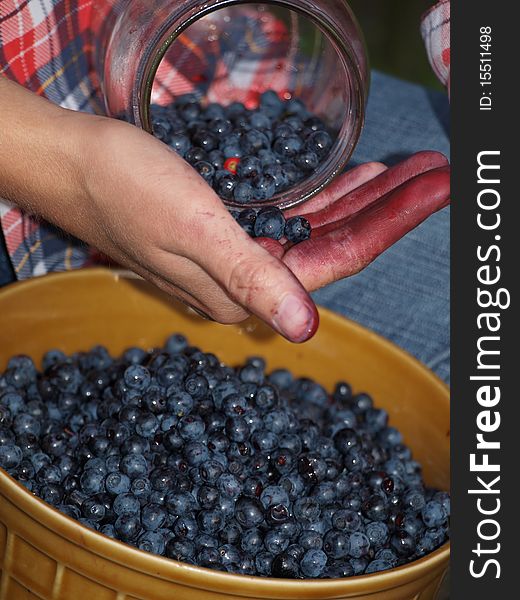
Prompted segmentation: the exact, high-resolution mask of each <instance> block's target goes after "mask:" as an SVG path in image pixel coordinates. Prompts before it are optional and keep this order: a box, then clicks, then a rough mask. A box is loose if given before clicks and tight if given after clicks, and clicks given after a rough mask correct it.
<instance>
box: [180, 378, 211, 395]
mask: <svg viewBox="0 0 520 600" xmlns="http://www.w3.org/2000/svg"><path fill="white" fill-rule="evenodd" d="M184 389H185V390H186V391H187V392H188V394H190V396H191V397H192V398H193V399H194V400H200V399H201V398H203V397H204V396H206V394H207V393H208V389H209V385H208V380H207V379H206V378H205V377H204V375H200V374H198V373H193V374H191V375H189V376H188V377H186V379H185V380H184Z"/></svg>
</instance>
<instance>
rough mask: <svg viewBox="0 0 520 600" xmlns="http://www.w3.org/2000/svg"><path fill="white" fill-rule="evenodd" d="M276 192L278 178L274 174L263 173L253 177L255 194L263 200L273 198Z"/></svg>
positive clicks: (257, 198)
mask: <svg viewBox="0 0 520 600" xmlns="http://www.w3.org/2000/svg"><path fill="white" fill-rule="evenodd" d="M275 192H276V180H275V178H274V177H273V176H272V175H268V174H263V175H258V176H257V177H255V178H253V196H254V198H255V200H258V201H263V200H268V199H269V198H272V197H273V196H274V194H275Z"/></svg>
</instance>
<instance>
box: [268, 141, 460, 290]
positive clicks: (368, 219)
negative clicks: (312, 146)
mask: <svg viewBox="0 0 520 600" xmlns="http://www.w3.org/2000/svg"><path fill="white" fill-rule="evenodd" d="M449 177H450V173H449V166H448V161H447V160H446V158H445V157H444V156H443V155H442V154H439V153H438V152H419V153H417V154H415V155H413V156H411V157H410V158H408V159H407V160H405V161H403V162H401V163H400V164H398V165H396V166H394V167H391V168H387V167H386V166H385V165H383V164H381V163H366V164H363V165H360V166H359V167H356V168H354V169H351V170H350V171H347V172H346V173H345V174H343V175H341V176H340V177H338V179H336V181H334V182H333V183H332V185H330V186H329V187H328V188H327V189H326V190H325V191H323V192H322V193H321V194H319V195H317V196H315V197H314V198H313V199H311V200H310V201H309V202H308V203H306V204H305V205H304V206H302V207H296V208H293V209H291V210H290V211H288V213H287V216H288V217H290V216H295V215H303V216H305V218H306V219H307V220H308V221H309V222H310V224H311V225H312V228H313V229H312V234H311V238H310V239H308V240H306V241H304V242H301V243H299V244H297V245H294V246H291V245H290V244H280V243H278V242H274V243H273V242H270V244H269V250H270V252H272V254H273V255H274V256H277V257H278V258H279V259H280V260H282V261H283V262H284V263H285V264H286V265H287V266H289V267H290V269H291V270H292V271H293V273H294V274H295V275H296V276H297V277H298V279H299V280H300V281H301V282H302V283H303V284H304V286H305V287H306V289H307V290H310V291H312V290H315V289H318V288H320V287H323V286H324V285H326V284H328V283H331V282H333V281H336V280H338V279H342V278H344V277H348V276H350V275H354V274H356V273H358V272H359V271H361V270H362V269H363V268H364V267H366V266H367V265H368V264H369V263H371V262H372V261H373V260H374V259H375V258H376V257H377V256H379V254H381V253H382V252H383V251H384V250H386V249H387V248H389V247H390V246H391V245H392V244H394V243H395V242H396V241H397V240H399V239H400V238H401V237H403V236H404V235H405V234H406V233H408V232H409V231H410V230H412V229H413V228H414V227H416V226H417V225H419V224H420V223H421V222H422V221H424V220H425V219H426V218H427V217H429V216H430V215H431V214H432V213H434V212H436V211H438V210H440V209H441V208H444V207H445V206H447V204H448V203H449V194H450V180H449Z"/></svg>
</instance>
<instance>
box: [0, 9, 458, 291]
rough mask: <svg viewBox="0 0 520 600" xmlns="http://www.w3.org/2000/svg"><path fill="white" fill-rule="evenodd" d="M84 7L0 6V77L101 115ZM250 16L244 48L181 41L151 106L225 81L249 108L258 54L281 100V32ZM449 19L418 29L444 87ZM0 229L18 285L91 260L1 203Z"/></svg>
mask: <svg viewBox="0 0 520 600" xmlns="http://www.w3.org/2000/svg"><path fill="white" fill-rule="evenodd" d="M92 4H93V1H92V0H0V75H3V76H5V77H8V78H9V79H12V80H14V81H17V82H18V83H20V84H22V85H24V86H25V87H27V88H28V89H30V90H32V91H34V92H35V93H37V94H39V95H42V96H45V97H47V98H48V99H49V100H51V101H53V102H55V103H56V104H59V105H61V106H63V107H66V108H70V109H74V110H81V111H85V112H91V113H101V112H102V108H101V106H102V103H101V101H100V98H99V89H98V86H97V78H96V76H95V73H94V69H93V65H92V47H93V44H92V42H93V33H92V30H91V29H92V25H91V23H92ZM255 15H257V13H256V12H255V13H253V12H251V13H248V11H247V9H244V16H243V18H244V20H245V21H244V31H246V30H248V32H250V31H253V35H252V36H250V37H251V39H249V40H247V41H246V40H245V39H244V38H245V37H246V36H245V35H243V36H242V39H229V40H227V41H226V42H225V43H224V42H223V41H222V40H219V39H213V40H212V39H210V37H208V36H207V32H204V35H201V36H200V38H197V35H196V33H195V35H192V33H190V38H188V37H187V36H186V35H183V36H181V39H180V42H181V43H180V44H177V45H176V49H175V54H174V55H173V56H172V55H171V58H170V64H167V63H166V62H165V61H164V62H163V63H162V64H161V67H160V69H159V71H158V76H157V79H158V83H159V85H158V86H156V91H155V92H154V98H153V101H154V102H157V103H160V104H165V103H167V102H169V100H170V99H171V97H172V96H173V95H177V94H180V93H185V92H189V91H192V90H193V89H194V88H197V89H198V90H201V89H202V91H204V92H205V93H207V95H208V97H209V99H210V100H212V101H215V100H218V99H219V98H225V97H227V96H228V95H229V94H228V91H229V88H228V86H229V85H230V83H229V82H230V81H231V85H233V90H234V96H235V97H236V89H237V87H238V88H239V89H241V90H243V97H241V98H239V99H241V100H242V101H243V102H244V103H245V104H246V105H252V104H254V102H255V100H256V98H257V94H258V92H259V91H262V90H260V89H259V87H258V85H259V81H260V79H259V77H258V72H259V71H258V64H257V63H256V66H255V67H254V68H253V66H252V65H253V63H254V61H255V58H254V53H255V51H257V50H258V48H261V49H262V55H263V56H264V59H263V61H262V65H261V67H262V72H263V73H265V72H266V71H267V72H269V73H272V81H271V82H270V86H271V87H272V88H273V89H276V90H278V91H280V92H282V93H283V90H284V89H285V88H288V87H291V85H292V83H293V82H291V81H289V80H288V79H287V78H288V77H289V75H288V71H287V70H286V69H281V68H280V64H279V61H280V56H284V55H285V54H286V51H287V50H288V49H289V50H290V48H289V46H288V44H290V40H289V39H288V35H287V30H286V28H285V26H284V24H283V23H281V22H278V21H276V20H274V19H273V18H272V17H271V16H270V15H269V14H268V13H267V14H265V15H264V17H263V18H262V19H261V20H258V22H255V18H256V17H255ZM449 17H450V4H449V1H448V0H441V1H440V2H439V3H438V4H437V5H435V6H434V7H433V8H432V9H431V10H430V11H429V12H428V13H426V15H425V16H424V20H423V23H422V27H421V31H422V34H423V37H424V40H425V43H426V47H427V50H428V55H429V57H430V61H431V64H432V67H433V69H434V70H435V72H436V73H437V75H438V76H439V78H440V79H441V80H442V81H443V82H444V83H449V65H450V54H449V53H450V41H449ZM215 18H218V17H215ZM190 32H191V29H190ZM226 44H227V45H226ZM239 47H240V49H241V52H240V53H238V52H237V51H236V50H237V48H239ZM266 50H267V52H266ZM216 57H219V58H218V60H217V58H216ZM200 73H207V74H208V75H207V81H208V85H209V82H212V86H211V88H210V89H209V88H208V89H207V90H204V82H203V81H202V82H201V81H200V79H198V78H199V77H200ZM255 75H256V77H255ZM262 83H263V85H265V83H266V82H265V77H264V76H262ZM0 224H1V227H2V230H3V232H4V236H5V240H6V246H7V251H8V253H9V256H10V258H11V262H12V264H13V267H14V270H15V273H16V277H17V278H18V279H25V278H28V277H33V276H36V275H43V274H45V273H47V272H49V271H63V270H69V269H74V268H79V267H82V266H85V265H88V264H90V263H93V262H95V261H96V260H98V258H99V257H97V256H96V254H95V253H94V252H93V251H91V250H90V249H89V248H87V247H85V246H84V245H83V244H82V243H81V242H80V241H78V240H74V239H71V238H69V237H68V236H67V235H66V234H64V233H63V232H61V231H59V230H57V229H56V228H54V227H52V226H50V225H48V224H47V223H43V222H41V221H38V220H37V219H35V218H32V217H29V216H28V215H25V214H23V213H22V212H21V211H20V210H18V209H17V208H16V207H14V206H12V205H10V204H9V203H8V202H5V201H2V200H1V199H0Z"/></svg>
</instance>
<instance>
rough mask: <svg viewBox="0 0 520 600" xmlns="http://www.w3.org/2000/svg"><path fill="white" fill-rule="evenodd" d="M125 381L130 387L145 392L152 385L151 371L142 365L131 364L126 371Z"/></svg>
mask: <svg viewBox="0 0 520 600" xmlns="http://www.w3.org/2000/svg"><path fill="white" fill-rule="evenodd" d="M124 381H125V384H126V385H127V386H128V387H129V388H132V389H135V390H138V391H139V392H144V391H145V390H146V389H148V386H149V385H150V381H151V377H150V372H149V371H148V369H147V368H146V367H143V366H142V365H130V366H129V367H127V369H126V370H125V372H124Z"/></svg>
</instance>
